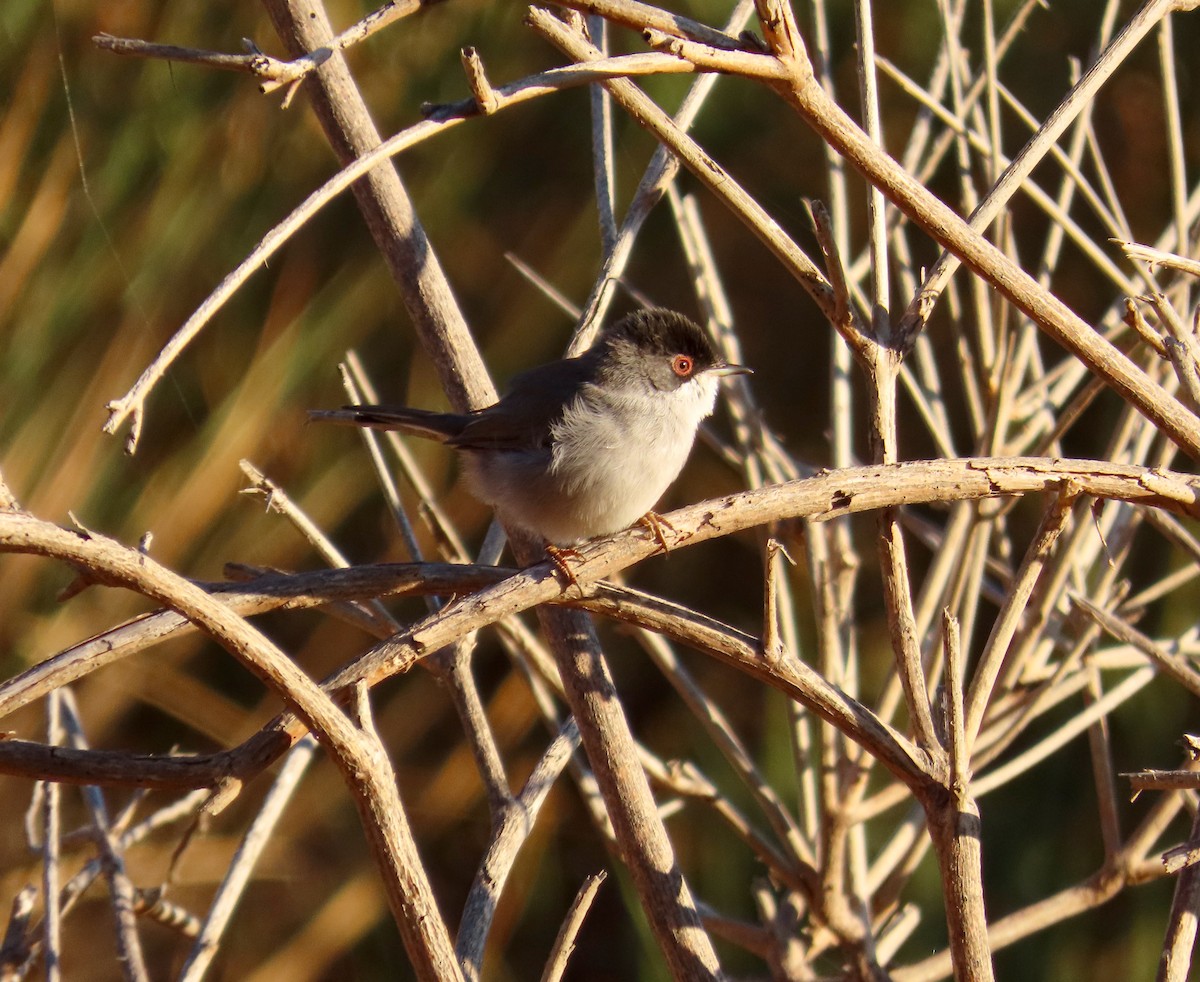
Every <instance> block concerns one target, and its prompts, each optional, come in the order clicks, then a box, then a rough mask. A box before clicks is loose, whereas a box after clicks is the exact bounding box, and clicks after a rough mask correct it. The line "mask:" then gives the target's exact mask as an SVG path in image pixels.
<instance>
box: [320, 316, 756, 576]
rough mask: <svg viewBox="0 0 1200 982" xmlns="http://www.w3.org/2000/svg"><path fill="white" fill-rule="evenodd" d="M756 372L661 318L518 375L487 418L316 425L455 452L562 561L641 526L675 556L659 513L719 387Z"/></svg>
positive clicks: (672, 319) (631, 320) (627, 323)
mask: <svg viewBox="0 0 1200 982" xmlns="http://www.w3.org/2000/svg"><path fill="white" fill-rule="evenodd" d="M749 372H750V369H748V368H746V367H745V366H743V365H731V364H728V363H726V362H725V361H724V359H722V358H721V356H720V355H719V354H718V353H717V350H716V348H715V347H714V346H713V344H712V342H711V341H710V340H709V338H708V336H707V335H706V334H705V333H704V331H703V330H702V329H701V328H700V327H699V326H698V325H697V324H696V323H695V322H694V321H692V320H691V319H689V318H688V317H686V316H685V315H683V314H681V313H678V312H676V311H673V310H669V309H666V308H661V307H654V308H649V309H644V310H639V311H636V312H634V313H631V314H629V315H627V316H625V317H623V318H621V319H620V320H618V321H616V322H615V323H613V324H611V325H610V326H608V327H606V328H604V329H603V330H602V331H601V332H600V333H599V335H598V336H597V338H596V341H595V342H594V343H593V344H592V346H591V347H590V348H588V349H587V350H586V351H585V352H583V353H582V354H580V355H578V356H576V357H573V358H563V359H561V360H559V361H553V362H549V363H547V364H545V365H540V366H538V367H536V368H533V369H530V370H528V371H526V372H523V373H522V374H520V375H518V376H516V377H515V378H514V379H513V381H512V384H511V386H510V388H509V390H508V392H507V394H505V395H504V397H503V398H501V399H500V400H499V401H498V402H496V403H495V404H494V405H491V406H488V407H486V408H484V409H478V410H475V411H474V412H467V413H453V412H433V411H430V410H426V409H415V408H412V407H409V406H398V405H355V406H345V407H343V408H342V409H340V410H314V411H312V412H310V416H311V418H313V419H315V420H322V421H330V422H338V423H349V424H354V425H358V426H365V427H371V428H374V429H383V430H400V431H402V432H405V433H409V434H413V435H416V436H420V437H427V438H429V439H432V440H437V441H438V442H440V443H443V444H445V445H447V446H449V447H452V448H454V449H455V450H456V451H458V452H459V454H460V455H461V458H462V462H463V470H464V473H465V475H466V480H467V486H468V489H469V490H471V492H472V493H473V494H474V496H475V497H476V498H478V499H479V500H480V501H482V502H484V503H485V504H488V505H491V506H492V507H493V508H494V509H495V510H496V512H497V514H498V515H499V517H500V519H501V520H502V521H503V522H505V523H506V524H511V525H515V526H517V527H519V528H521V529H524V530H526V531H527V532H530V533H532V534H534V535H535V536H540V537H541V538H542V539H543V540H545V542H546V543H547V544H548V545H549V547H550V551H551V556H552V557H554V556H555V550H556V548H562V549H566V550H568V551H573V550H571V547H572V546H574V545H577V544H578V543H580V542H582V541H583V540H585V539H590V538H594V537H596V536H602V535H607V534H609V533H612V532H617V531H620V530H622V529H625V528H628V527H629V526H631V525H633V524H635V523H637V522H638V521H640V520H641V521H646V522H647V523H648V524H649V525H650V527H651V529H652V531H653V532H654V534H655V535H656V537H657V538H658V539H659V541H660V544H662V545H663V547H664V548H665V546H666V543H665V541H663V537H662V532H661V529H660V528H659V527H658V525H657V524H656V520H658V521H661V519H660V518H659V517H658V516H657V515H655V513H654V512H653V508H654V506H655V504H657V503H658V500H659V499H660V498H661V497H662V495H663V493H664V492H665V491H666V490H667V488H668V487H669V486H670V485H671V484H672V483H673V482H674V481H675V479H676V478H677V477H678V476H679V472H680V471H681V470H682V469H683V465H684V463H685V462H686V461H687V458H688V455H689V454H690V453H691V449H692V444H693V443H694V442H695V437H696V431H697V429H698V428H699V426H700V423H701V422H702V421H703V420H704V419H705V418H706V417H708V416H710V415H711V414H712V412H713V408H714V406H715V404H716V398H717V390H718V384H719V380H720V379H721V378H723V377H725V376H730V375H738V374H744V373H749ZM555 561H556V562H559V560H558V559H557V558H556V559H555ZM561 565H562V564H561V563H560V567H561Z"/></svg>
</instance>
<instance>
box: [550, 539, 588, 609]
mask: <svg viewBox="0 0 1200 982" xmlns="http://www.w3.org/2000/svg"><path fill="white" fill-rule="evenodd" d="M546 555H547V556H549V557H550V562H552V563H554V566H555V568H556V569H557V570H558V571H559V572H560V573H562V575H563V578H564V579H565V580H566V581H567V586H568V587H572V586H573V587H574V588H575V589H576V590H578V591H579V595H580V596H581V597H582V596H583V587H581V586H580V585H579V580H577V579H576V578H575V571H574V570H573V569H571V564H570V563H568V562H567V559H568V558H570V559H578V560H580V561H581V562H582V560H583V554H582V553H580V552H579V550H578V549H572V548H571V547H570V546H556V545H554V543H552V542H547V543H546Z"/></svg>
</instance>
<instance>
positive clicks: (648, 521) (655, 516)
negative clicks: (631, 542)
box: [637, 511, 679, 552]
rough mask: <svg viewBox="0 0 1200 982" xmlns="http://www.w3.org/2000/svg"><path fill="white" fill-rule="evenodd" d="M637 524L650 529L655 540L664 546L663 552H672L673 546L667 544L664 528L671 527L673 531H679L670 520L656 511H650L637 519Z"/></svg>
mask: <svg viewBox="0 0 1200 982" xmlns="http://www.w3.org/2000/svg"><path fill="white" fill-rule="evenodd" d="M637 524H638V525H641V526H642V527H643V528H646V529H648V530H649V532H650V534H651V535H652V536H653V537H654V540H655V541H656V542H657V543H658V544H659V546H661V547H662V551H663V552H670V551H671V547H670V546H668V545H667V537H666V536H665V535H663V528H669V529H670V530H671V531H672V533H678V531H679V530H678V529H677V528H675V526H674V525H672V524H671V523H670V522H668V521H667V520H666V519H665V518H664V517H663V516H662V515H660V514H659V513H658V512H656V511H648V512H646V514H644V515H643V516H642V517H641V518H639V519H638V520H637Z"/></svg>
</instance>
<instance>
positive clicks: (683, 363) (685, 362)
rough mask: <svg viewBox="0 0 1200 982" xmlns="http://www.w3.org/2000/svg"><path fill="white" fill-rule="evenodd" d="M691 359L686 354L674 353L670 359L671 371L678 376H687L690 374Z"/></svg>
mask: <svg viewBox="0 0 1200 982" xmlns="http://www.w3.org/2000/svg"><path fill="white" fill-rule="evenodd" d="M692 368H693V365H692V359H691V358H689V357H688V356H687V355H676V356H675V357H674V358H672V359H671V371H673V372H674V373H675V374H676V375H678V376H679V377H680V378H687V377H688V376H689V375H691V374H692Z"/></svg>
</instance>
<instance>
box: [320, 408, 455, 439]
mask: <svg viewBox="0 0 1200 982" xmlns="http://www.w3.org/2000/svg"><path fill="white" fill-rule="evenodd" d="M308 418H309V419H310V420H313V421H316V422H320V423H343V424H347V425H350V426H369V427H371V428H372V429H375V430H402V431H403V432H405V433H412V434H414V435H416V436H423V437H427V438H428V439H430V440H437V441H438V442H439V443H445V442H446V441H447V440H449V439H450V438H451V437H455V436H458V435H459V434H460V433H461V432H462V430H463V427H464V426H466V425H467V422H468V420H470V418H471V417H470V416H467V415H465V414H461V413H435V412H431V411H429V410H428V409H412V408H410V407H408V406H343V407H342V408H341V409H310V410H309V411H308Z"/></svg>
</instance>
